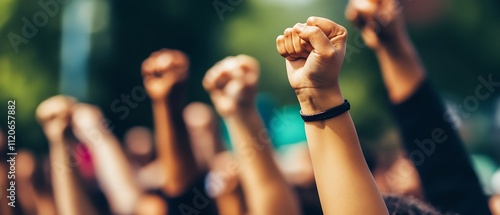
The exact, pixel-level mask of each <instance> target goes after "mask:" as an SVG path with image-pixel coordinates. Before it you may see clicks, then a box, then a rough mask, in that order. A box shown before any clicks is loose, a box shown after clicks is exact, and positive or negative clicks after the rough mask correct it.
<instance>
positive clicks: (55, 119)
mask: <svg viewBox="0 0 500 215" xmlns="http://www.w3.org/2000/svg"><path fill="white" fill-rule="evenodd" d="M75 104H76V99H74V98H72V97H68V96H53V97H50V98H48V99H47V100H45V101H43V102H42V103H40V105H38V108H37V109H36V118H37V120H38V123H40V125H41V126H42V127H43V130H44V132H45V134H46V135H47V137H49V138H51V137H60V136H61V135H63V133H64V130H66V128H68V127H69V124H70V119H71V112H72V108H73V106H74V105H75ZM54 135H56V136H54Z"/></svg>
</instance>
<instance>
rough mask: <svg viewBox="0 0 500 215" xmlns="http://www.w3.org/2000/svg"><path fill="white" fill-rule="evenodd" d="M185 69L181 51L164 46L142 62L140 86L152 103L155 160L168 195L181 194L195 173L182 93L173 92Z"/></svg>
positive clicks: (195, 175)
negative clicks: (155, 149)
mask: <svg viewBox="0 0 500 215" xmlns="http://www.w3.org/2000/svg"><path fill="white" fill-rule="evenodd" d="M188 68H189V62H188V59H187V57H186V56H185V55H184V54H183V53H182V52H180V51H176V50H168V49H162V50H160V51H157V52H154V53H153V54H151V56H150V57H149V58H148V59H146V60H144V62H143V64H142V76H143V79H144V86H145V88H146V92H147V93H148V95H149V97H150V98H151V100H152V102H153V117H154V126H155V141H156V148H157V153H158V159H159V161H160V162H161V163H162V166H163V169H165V170H166V173H165V174H166V176H167V177H168V179H167V181H168V183H167V182H164V185H163V191H164V192H165V193H166V194H167V195H169V196H171V197H175V196H178V195H180V194H182V192H184V191H185V190H186V189H187V188H188V186H190V185H191V184H192V183H193V181H194V180H195V178H196V177H197V176H198V175H199V173H198V168H197V165H196V161H195V159H194V156H193V153H192V151H191V146H190V144H189V138H188V135H187V131H186V128H185V125H184V122H183V120H182V108H183V105H182V95H183V92H176V90H179V89H178V87H179V83H181V82H183V81H184V80H185V79H186V77H187V73H188Z"/></svg>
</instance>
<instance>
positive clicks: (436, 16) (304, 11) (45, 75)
mask: <svg viewBox="0 0 500 215" xmlns="http://www.w3.org/2000/svg"><path fill="white" fill-rule="evenodd" d="M40 2H41V3H40ZM46 2H55V3H56V4H57V5H59V6H60V10H58V12H56V13H54V14H53V16H51V15H52V14H49V16H47V17H48V18H47V22H46V24H45V25H42V26H41V27H37V30H38V32H37V33H36V35H34V36H33V37H32V38H25V39H26V40H27V41H28V42H26V41H24V42H19V38H17V40H16V38H14V36H13V34H16V35H18V36H23V31H24V26H25V25H26V22H25V21H26V20H28V21H31V22H36V21H33V18H34V17H35V18H36V17H37V16H39V15H36V14H39V13H40V11H45V9H44V7H43V6H41V4H42V3H46ZM82 2H91V4H89V5H90V6H89V5H87V6H88V7H78V9H77V10H81V11H83V13H85V12H86V11H87V10H89V11H90V10H91V11H92V13H90V12H89V13H90V14H92V15H91V16H90V17H83V18H82V19H85V20H87V21H88V20H90V21H89V22H87V23H90V24H89V25H90V29H91V30H90V31H89V32H90V33H89V34H90V47H89V48H90V49H89V52H88V53H87V58H88V61H87V68H86V70H85V71H87V73H86V74H85V78H86V79H87V80H86V81H84V82H83V83H85V84H86V87H85V88H81V89H80V88H76V86H78V85H74V87H75V88H76V89H72V91H78V90H80V91H83V92H80V93H79V94H77V95H73V96H76V97H78V99H80V100H81V101H84V102H88V103H92V104H96V105H98V106H99V107H100V108H101V109H102V110H103V111H104V113H105V115H106V117H107V118H108V123H109V124H110V127H111V128H112V129H113V132H114V133H115V134H116V135H117V136H118V137H122V136H123V134H124V132H125V131H126V130H127V129H128V128H130V127H132V126H135V125H144V126H148V127H151V125H152V118H151V106H150V102H149V100H148V99H144V100H142V99H139V100H137V99H136V100H134V98H137V97H140V96H141V95H143V94H141V89H142V88H141V87H142V80H141V76H140V66H141V62H142V61H143V60H144V59H145V58H146V57H147V56H148V55H149V54H150V53H151V52H153V51H155V50H158V49H161V48H171V49H180V50H182V51H184V52H186V53H187V54H188V55H189V56H190V58H191V74H190V80H189V85H188V86H189V88H188V91H189V96H190V97H189V100H190V101H196V100H197V101H204V102H209V99H208V96H207V94H206V93H205V92H204V91H203V89H202V86H201V80H202V78H203V75H204V73H205V71H206V70H207V69H208V68H210V67H211V66H212V65H213V64H214V63H215V62H217V61H218V60H220V59H222V58H224V57H226V56H227V55H237V54H248V55H251V56H254V57H256V58H257V59H258V60H259V61H260V63H261V70H262V72H261V73H262V76H261V81H260V89H261V91H263V92H270V93H271V94H272V95H273V96H274V98H275V102H276V103H278V104H280V105H288V104H296V99H295V96H294V94H293V92H292V91H291V89H290V87H289V85H288V81H287V79H286V75H285V66H284V60H283V59H282V57H281V56H279V54H278V53H277V51H276V48H275V39H276V37H277V36H278V35H280V34H282V33H283V30H284V29H285V28H286V27H289V26H293V25H294V24H295V23H297V22H304V21H305V20H306V19H307V17H309V16H312V15H314V16H323V17H327V18H330V19H332V20H334V21H336V22H338V23H339V24H342V25H344V26H346V27H347V28H348V30H349V32H350V36H349V41H348V44H349V47H351V48H352V49H350V50H348V52H349V53H350V55H349V56H348V57H346V61H345V62H344V67H343V71H342V77H341V78H342V88H343V92H344V95H345V96H346V98H348V99H349V100H350V101H351V103H352V104H353V109H352V115H353V118H354V120H355V123H356V126H357V129H358V131H359V135H360V138H361V140H362V142H363V143H364V144H368V143H375V142H380V141H381V140H384V138H385V136H386V134H388V133H390V131H391V130H392V123H391V119H390V115H389V113H388V111H387V108H388V105H387V98H386V95H385V90H384V87H383V83H382V81H381V77H380V73H379V69H378V65H377V63H376V59H375V57H374V55H373V53H372V52H371V51H370V50H369V49H367V48H363V44H362V42H361V43H360V42H359V41H361V40H360V37H359V36H360V35H359V33H358V31H356V29H353V28H352V27H351V25H350V24H349V23H347V21H346V20H345V18H344V8H345V6H346V4H347V0H336V1H334V0H331V1H327V0H293V1H292V0H238V1H237V0H215V1H202V0H182V1H181V0H177V1H172V0H160V1H126V0H120V1H118V0H64V1H63V0H59V1H56V0H40V1H30V0H0V38H1V39H0V101H1V103H0V105H1V107H0V110H2V111H3V112H2V113H0V120H1V123H0V125H2V128H3V129H4V130H5V125H6V111H4V110H6V107H7V103H6V101H7V100H8V99H15V100H16V104H17V113H16V117H17V122H16V126H17V137H18V138H17V144H18V145H21V146H22V147H27V148H31V149H33V150H34V151H36V152H38V153H45V152H46V151H47V141H46V139H45V137H44V136H43V133H42V130H41V129H40V127H39V126H38V124H37V123H36V120H35V115H34V112H35V109H36V106H37V105H38V104H39V103H40V102H41V101H43V100H44V99H46V98H48V97H50V96H53V95H56V94H59V93H61V92H65V91H64V90H62V89H61V88H63V86H66V87H68V85H69V87H71V85H72V84H73V83H61V82H62V81H64V80H66V79H62V78H61V77H62V76H61V65H62V63H63V62H61V61H62V59H67V58H68V57H72V56H71V52H70V53H62V52H61V49H62V46H63V45H62V44H63V43H62V32H63V24H62V23H63V21H64V17H66V16H71V15H72V14H71V13H70V14H69V15H68V14H66V15H64V16H63V11H64V10H66V9H67V8H68V7H69V6H68V5H71V4H76V3H82ZM402 2H403V3H404V6H405V7H404V13H405V15H406V17H407V20H408V22H409V30H410V34H411V37H412V39H413V41H414V43H415V45H416V47H417V49H418V51H419V53H420V55H421V57H422V61H423V62H424V64H425V65H426V68H427V70H428V75H429V77H430V79H431V80H432V82H433V83H434V85H435V86H436V88H437V89H438V90H439V91H440V92H442V94H443V96H444V97H445V98H446V100H447V101H448V103H449V104H462V103H463V102H464V99H465V98H467V96H471V95H474V90H475V88H476V86H477V85H478V84H480V82H479V81H478V80H477V78H478V77H479V76H483V77H488V76H489V75H492V77H493V80H500V57H499V56H500V55H499V54H498V50H500V42H498V38H500V14H499V13H497V12H498V9H499V8H500V2H499V1H497V0H484V1H470V0H455V1H448V0H414V1H412V0H402ZM217 8H218V9H217ZM75 16H76V14H75ZM38 18H40V17H38ZM42 18H43V17H42ZM80 18H81V17H80ZM42 21H43V20H42ZM39 22H41V21H40V20H39ZM42 24H43V23H42ZM72 27H74V28H79V27H81V28H84V27H85V26H79V25H78V24H74V25H73V26H72ZM87 27H88V26H87ZM16 42H17V43H18V44H17V45H16ZM69 44H70V45H72V46H73V45H74V47H72V46H70V47H69V50H71V49H73V48H74V50H77V49H79V46H78V45H79V44H78V42H74V43H69ZM16 49H17V51H16ZM68 55H69V56H68ZM76 81H78V80H76ZM497 90H498V91H500V89H497ZM134 95H135V97H134ZM498 95H499V93H498V92H495V93H494V94H493V95H492V96H491V97H490V98H489V99H487V100H484V101H481V102H480V106H479V109H478V110H477V111H474V112H472V113H471V114H470V116H469V117H467V118H461V122H462V123H461V126H460V128H461V129H462V130H463V136H464V137H465V138H466V142H467V143H469V146H470V149H471V150H474V151H476V152H483V153H486V154H490V155H493V154H494V153H495V150H492V149H494V148H495V147H493V143H495V142H498V139H494V134H496V133H498V130H499V129H498V127H499V124H500V120H499V119H498V118H499V117H500V114H499V113H498V111H499V110H498V109H499V107H500V102H499V99H498V98H499V97H498ZM123 96H125V97H127V96H128V97H129V98H130V100H131V103H127V102H125V101H124V100H123ZM494 116H496V117H494ZM496 157H497V158H500V157H499V156H498V155H496ZM498 161H500V160H498Z"/></svg>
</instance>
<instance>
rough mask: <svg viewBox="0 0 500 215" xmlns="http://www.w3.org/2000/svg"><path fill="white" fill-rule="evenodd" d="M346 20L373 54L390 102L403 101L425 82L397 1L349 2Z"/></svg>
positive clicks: (356, 0)
mask: <svg viewBox="0 0 500 215" xmlns="http://www.w3.org/2000/svg"><path fill="white" fill-rule="evenodd" d="M346 17H347V19H348V20H350V21H351V22H353V23H354V24H355V25H356V26H357V27H358V28H359V29H361V32H362V37H363V39H364V41H365V43H366V45H367V46H368V47H369V48H371V49H373V50H374V51H375V53H376V56H377V58H378V61H379V63H380V67H381V71H382V76H383V79H384V82H385V86H386V88H387V91H388V94H389V99H390V100H391V102H392V103H394V104H399V103H401V102H403V101H405V100H406V99H407V98H408V97H410V96H411V95H412V94H413V93H414V92H415V90H416V89H417V88H418V86H419V85H420V83H421V82H422V81H423V80H424V79H425V70H424V68H423V66H422V63H421V62H420V59H419V57H418V55H417V53H416V52H415V48H414V47H413V45H412V43H411V42H410V39H409V37H408V34H407V33H406V29H405V24H404V20H403V17H402V8H401V5H400V3H399V1H398V0H351V1H350V2H349V5H348V6H347V9H346ZM373 26H380V28H377V30H378V31H377V30H376V29H375V28H374V27H373Z"/></svg>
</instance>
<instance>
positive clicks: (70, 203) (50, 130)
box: [36, 96, 97, 215]
mask: <svg viewBox="0 0 500 215" xmlns="http://www.w3.org/2000/svg"><path fill="white" fill-rule="evenodd" d="M75 103H76V102H75V100H74V99H72V98H68V97H64V96H55V97H52V98H49V99H47V100H45V101H44V102H42V103H41V104H40V105H39V106H38V108H37V110H36V116H37V119H38V122H39V123H40V124H41V125H42V128H43V130H44V132H45V135H46V136H47V139H48V140H49V143H50V162H51V163H52V171H51V174H52V180H53V189H54V198H55V202H56V208H57V212H58V214H74V215H89V214H90V215H91V214H97V213H96V211H95V209H94V207H93V206H92V204H91V203H90V201H89V199H88V197H87V196H86V194H85V190H83V187H82V186H80V181H79V178H78V175H77V172H78V171H77V169H76V168H74V166H75V165H74V164H73V163H72V161H71V153H72V152H71V151H70V150H67V149H69V148H71V147H72V142H71V140H70V139H69V138H68V135H67V133H66V132H65V131H66V130H67V129H68V128H69V123H70V116H71V109H72V107H73V106H74V105H75Z"/></svg>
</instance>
